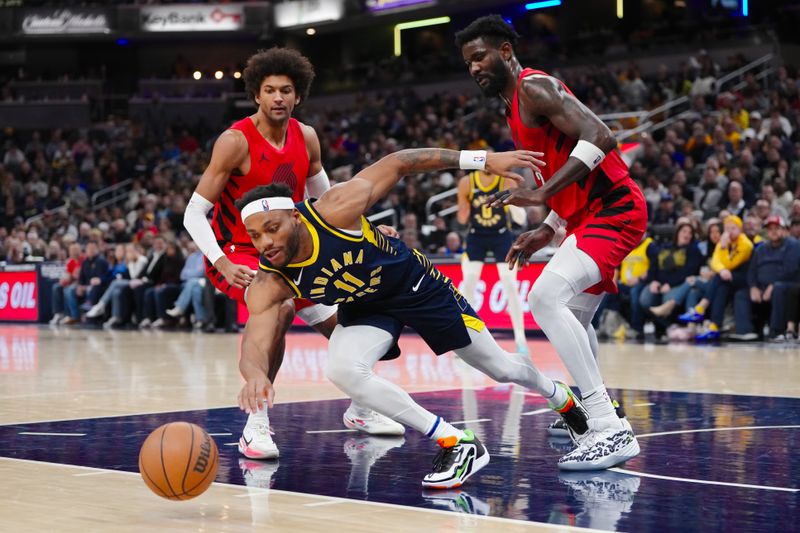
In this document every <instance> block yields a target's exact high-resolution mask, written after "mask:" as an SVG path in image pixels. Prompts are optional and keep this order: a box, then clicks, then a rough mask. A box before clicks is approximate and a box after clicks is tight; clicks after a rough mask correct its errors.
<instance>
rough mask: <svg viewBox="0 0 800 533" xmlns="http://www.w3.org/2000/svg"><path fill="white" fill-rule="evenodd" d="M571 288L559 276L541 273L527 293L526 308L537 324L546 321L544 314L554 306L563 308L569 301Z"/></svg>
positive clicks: (545, 272) (546, 272)
mask: <svg viewBox="0 0 800 533" xmlns="http://www.w3.org/2000/svg"><path fill="white" fill-rule="evenodd" d="M571 293H572V288H571V287H570V286H569V284H568V283H567V281H566V280H564V279H562V278H561V277H560V276H557V275H556V274H553V273H552V272H548V271H547V270H544V271H542V274H541V275H540V276H539V278H538V279H537V280H536V282H535V283H534V284H533V288H531V292H529V293H528V306H529V308H530V310H531V312H532V313H533V318H534V319H536V321H537V322H541V321H542V319H543V318H544V319H546V318H547V316H546V312H547V311H549V310H550V309H553V308H554V307H555V306H563V305H565V304H566V302H567V301H568V300H569V296H570V294H571Z"/></svg>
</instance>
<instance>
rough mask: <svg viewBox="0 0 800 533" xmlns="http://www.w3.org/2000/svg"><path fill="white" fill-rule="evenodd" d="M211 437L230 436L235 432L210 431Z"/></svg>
mask: <svg viewBox="0 0 800 533" xmlns="http://www.w3.org/2000/svg"><path fill="white" fill-rule="evenodd" d="M208 435H209V436H211V437H230V436H231V435H233V433H209V434H208Z"/></svg>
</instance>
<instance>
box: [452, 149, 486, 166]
mask: <svg viewBox="0 0 800 533" xmlns="http://www.w3.org/2000/svg"><path fill="white" fill-rule="evenodd" d="M458 168H460V169H461V170H483V169H484V168H486V150H461V154H460V155H459V156H458Z"/></svg>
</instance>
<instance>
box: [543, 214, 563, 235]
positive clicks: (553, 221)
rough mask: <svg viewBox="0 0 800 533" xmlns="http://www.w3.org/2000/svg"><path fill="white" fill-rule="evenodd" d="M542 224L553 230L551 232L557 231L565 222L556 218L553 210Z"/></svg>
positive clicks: (558, 217) (556, 215)
mask: <svg viewBox="0 0 800 533" xmlns="http://www.w3.org/2000/svg"><path fill="white" fill-rule="evenodd" d="M544 223H545V224H547V225H548V226H550V227H551V228H553V231H558V229H559V228H560V227H562V226H565V225H566V221H565V220H564V219H563V218H561V217H560V216H558V213H556V212H555V211H554V210H552V209H551V210H550V214H548V215H547V218H545V219H544Z"/></svg>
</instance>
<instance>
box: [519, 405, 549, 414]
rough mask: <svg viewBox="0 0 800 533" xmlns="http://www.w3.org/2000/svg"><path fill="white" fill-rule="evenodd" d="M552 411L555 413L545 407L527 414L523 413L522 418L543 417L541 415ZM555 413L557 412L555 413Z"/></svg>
mask: <svg viewBox="0 0 800 533" xmlns="http://www.w3.org/2000/svg"><path fill="white" fill-rule="evenodd" d="M550 411H553V410H552V409H550V408H549V407H544V408H542V409H537V410H535V411H528V412H527V413H522V415H521V416H532V415H541V414H544V413H548V412H550ZM553 412H554V413H555V411H553Z"/></svg>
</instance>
